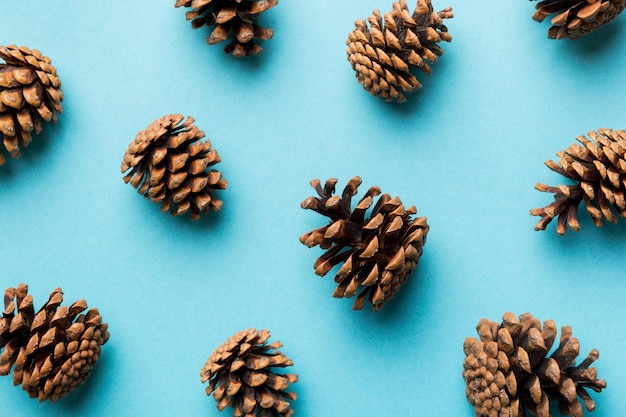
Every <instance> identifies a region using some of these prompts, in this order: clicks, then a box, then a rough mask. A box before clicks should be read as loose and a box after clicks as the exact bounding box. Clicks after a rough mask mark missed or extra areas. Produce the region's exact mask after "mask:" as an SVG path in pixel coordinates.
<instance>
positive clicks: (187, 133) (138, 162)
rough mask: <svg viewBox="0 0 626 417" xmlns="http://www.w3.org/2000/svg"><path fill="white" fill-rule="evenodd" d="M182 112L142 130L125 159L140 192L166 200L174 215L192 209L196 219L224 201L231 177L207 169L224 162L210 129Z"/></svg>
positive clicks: (124, 165)
mask: <svg viewBox="0 0 626 417" xmlns="http://www.w3.org/2000/svg"><path fill="white" fill-rule="evenodd" d="M183 119H184V117H183V116H182V115H180V114H171V115H168V116H163V117H161V118H160V119H157V120H156V121H154V122H152V123H151V124H150V125H149V126H148V128H147V129H146V130H144V131H141V132H139V133H138V134H137V137H136V138H135V141H134V142H133V143H131V144H130V146H129V147H128V150H127V151H126V153H125V154H124V160H123V161H122V173H124V172H126V171H128V170H130V172H129V173H128V174H127V175H126V176H124V182H126V183H128V182H130V183H131V184H132V186H133V187H135V188H137V189H138V190H137V191H138V192H139V193H140V194H143V195H144V196H145V197H146V198H149V199H150V200H151V201H152V202H154V203H161V211H167V210H169V211H170V213H171V214H172V215H173V216H177V215H181V214H185V213H187V212H188V211H190V210H191V219H192V220H198V219H199V218H200V213H208V211H209V208H211V209H213V210H214V211H218V210H219V209H221V208H222V201H221V200H219V199H217V198H216V197H215V190H224V189H226V187H228V181H226V180H225V179H222V173H221V172H220V171H218V170H216V169H211V170H209V171H207V168H208V167H211V166H213V165H215V164H217V163H218V162H220V161H221V159H220V156H219V154H218V153H217V151H216V150H215V149H211V142H210V141H209V140H208V139H207V140H205V141H201V139H202V138H204V132H203V131H201V130H199V129H198V128H197V127H196V126H194V125H193V122H194V119H193V118H192V117H187V120H185V122H184V123H182V124H181V122H182V120H183Z"/></svg>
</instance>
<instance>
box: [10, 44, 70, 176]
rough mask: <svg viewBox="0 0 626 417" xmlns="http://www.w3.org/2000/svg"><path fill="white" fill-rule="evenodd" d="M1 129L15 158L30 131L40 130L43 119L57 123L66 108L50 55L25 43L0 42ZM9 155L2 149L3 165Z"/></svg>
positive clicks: (30, 138) (18, 154) (28, 141)
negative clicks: (47, 55) (43, 53)
mask: <svg viewBox="0 0 626 417" xmlns="http://www.w3.org/2000/svg"><path fill="white" fill-rule="evenodd" d="M0 58H2V59H3V60H4V61H5V63H4V64H2V63H0V133H2V135H0V136H2V140H3V144H4V148H5V149H6V150H7V152H9V153H10V154H11V156H12V157H13V158H17V157H19V156H20V154H21V151H20V145H21V146H22V147H24V148H25V147H26V146H28V144H29V143H30V142H31V140H32V136H31V132H33V131H35V134H38V133H39V132H41V129H42V126H41V120H42V119H43V120H45V121H47V122H50V121H51V122H53V123H56V121H57V113H62V112H63V106H62V105H61V101H63V91H61V80H60V79H59V77H58V76H57V70H56V68H54V67H53V66H52V65H51V64H50V58H48V57H45V56H43V55H42V54H41V53H40V52H39V51H38V50H36V49H33V50H32V51H31V50H30V49H28V48H26V47H25V46H20V47H17V46H15V45H9V46H1V45H0ZM5 162H6V158H5V156H4V155H2V153H0V165H4V163H5Z"/></svg>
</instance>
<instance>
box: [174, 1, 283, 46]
mask: <svg viewBox="0 0 626 417" xmlns="http://www.w3.org/2000/svg"><path fill="white" fill-rule="evenodd" d="M277 4H278V0H245V1H244V0H176V5H175V6H176V7H180V6H184V7H191V8H192V9H193V10H192V11H190V12H187V13H186V15H185V17H186V19H187V20H191V26H192V27H193V28H194V29H197V28H199V27H202V26H204V25H207V26H209V27H210V28H212V31H211V34H210V35H209V37H208V38H207V43H208V44H209V45H213V44H215V43H219V42H222V41H225V40H226V39H228V37H229V36H230V34H231V33H232V34H233V39H232V41H231V42H230V43H229V44H228V45H226V47H225V48H224V52H226V53H227V54H230V53H232V54H233V56H235V57H242V56H250V55H251V54H258V53H260V52H261V51H262V50H263V48H261V47H260V46H259V45H258V44H256V43H255V41H254V40H255V39H262V40H268V39H271V38H272V36H274V31H273V30H272V29H266V28H263V27H261V26H259V25H257V24H256V23H254V21H255V20H256V19H257V18H258V16H259V14H260V13H262V12H264V11H266V10H267V9H270V8H272V7H274V6H276V5H277Z"/></svg>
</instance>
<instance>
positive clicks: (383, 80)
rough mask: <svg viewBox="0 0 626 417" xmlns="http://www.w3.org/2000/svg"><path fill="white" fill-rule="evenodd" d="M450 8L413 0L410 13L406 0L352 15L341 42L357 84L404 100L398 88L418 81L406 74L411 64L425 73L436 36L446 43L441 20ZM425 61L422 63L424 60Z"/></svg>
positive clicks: (438, 51) (437, 51)
mask: <svg viewBox="0 0 626 417" xmlns="http://www.w3.org/2000/svg"><path fill="white" fill-rule="evenodd" d="M452 17H453V15H452V8H451V7H447V8H445V9H444V10H443V11H441V12H437V13H435V12H434V11H433V6H432V4H431V0H418V1H417V6H416V8H415V11H414V12H413V15H412V16H411V15H410V14H409V10H408V8H407V4H406V0H399V1H396V2H395V3H393V11H391V12H389V13H385V15H384V17H382V16H381V15H380V11H378V10H374V12H373V14H372V15H371V16H370V17H369V18H368V19H367V21H368V22H369V23H370V27H371V28H370V29H368V27H367V22H366V21H365V20H363V19H360V20H357V21H356V22H355V23H354V25H355V26H356V29H354V30H353V31H352V32H351V33H350V35H348V40H347V41H346V44H347V45H348V49H347V51H346V53H347V54H348V61H349V62H350V65H352V69H354V70H355V71H356V79H357V81H358V82H359V83H361V84H362V85H363V88H364V89H365V90H367V91H369V93H370V94H372V95H374V96H378V97H381V98H382V99H383V100H385V101H392V100H394V99H395V100H397V101H398V103H402V102H404V101H405V100H406V98H405V96H404V94H402V92H401V91H400V90H402V91H403V92H404V93H412V92H414V91H416V90H418V89H419V88H420V87H421V86H422V85H421V84H420V83H419V81H418V80H417V78H416V77H415V76H414V75H413V74H411V72H410V66H415V67H417V68H419V69H420V70H422V71H423V72H424V73H426V74H430V73H431V68H430V66H429V65H428V63H427V62H430V63H431V64H432V63H434V62H435V61H436V60H437V56H438V55H441V54H443V49H441V47H439V45H437V43H438V42H440V41H442V40H443V41H446V42H450V41H451V40H452V36H450V35H449V34H448V28H447V27H446V26H445V25H444V24H443V23H442V22H443V19H449V18H452ZM426 61H427V62H426Z"/></svg>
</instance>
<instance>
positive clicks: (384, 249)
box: [300, 177, 429, 311]
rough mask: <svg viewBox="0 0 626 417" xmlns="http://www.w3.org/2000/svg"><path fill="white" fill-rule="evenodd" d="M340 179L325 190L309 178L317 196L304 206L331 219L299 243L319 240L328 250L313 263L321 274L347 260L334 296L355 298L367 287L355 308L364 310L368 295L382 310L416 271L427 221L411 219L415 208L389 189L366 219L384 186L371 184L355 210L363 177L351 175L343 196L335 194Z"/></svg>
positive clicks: (301, 237) (310, 244)
mask: <svg viewBox="0 0 626 417" xmlns="http://www.w3.org/2000/svg"><path fill="white" fill-rule="evenodd" d="M336 184H337V179H336V178H331V179H329V180H327V181H326V184H325V185H324V188H323V189H322V187H321V184H320V181H319V180H317V179H316V180H313V181H311V186H313V188H315V191H316V192H317V194H318V195H319V198H318V197H314V196H311V197H309V198H307V199H306V200H304V201H303V202H302V204H301V207H302V208H304V209H311V210H314V211H316V212H318V213H320V214H322V215H324V216H326V217H328V218H329V219H330V222H329V223H328V225H326V226H324V227H320V228H319V229H315V230H312V231H310V232H308V233H305V234H303V235H302V236H300V242H301V243H303V244H304V245H306V246H308V247H309V248H311V247H313V246H317V245H319V246H320V248H322V249H327V251H326V253H325V254H324V255H322V256H320V257H319V258H318V259H317V260H316V261H315V264H314V265H313V267H314V268H315V273H316V274H317V275H319V276H324V275H326V274H327V273H328V272H329V271H330V270H331V269H332V268H333V267H334V266H335V265H337V264H339V263H342V262H343V265H342V266H341V268H340V269H339V271H338V272H337V275H336V277H335V282H337V283H338V284H339V285H338V286H337V288H336V289H335V292H334V293H333V297H352V296H354V295H355V294H356V293H357V290H358V289H359V287H363V288H362V289H361V292H360V293H359V295H358V296H357V298H356V300H355V301H354V305H353V306H352V308H353V309H354V310H361V309H362V308H363V303H364V301H365V297H367V296H368V295H369V297H368V300H369V302H370V303H371V304H372V307H373V309H374V311H378V310H380V309H381V308H382V307H383V306H384V305H385V303H386V302H387V301H389V300H390V299H391V297H393V296H394V294H395V293H396V291H398V290H399V289H400V287H401V286H402V285H403V284H404V283H405V282H406V281H407V279H408V278H409V276H410V275H411V274H412V273H413V271H414V270H415V267H416V266H417V262H418V260H419V257H420V256H421V255H422V249H423V246H424V244H425V243H426V235H427V234H428V230H429V226H428V223H427V222H426V217H416V218H415V219H411V217H412V216H413V215H414V214H415V213H416V212H417V211H416V210H415V206H411V207H409V208H408V209H405V208H404V205H402V202H401V201H400V199H399V198H398V197H394V198H391V196H390V195H389V194H383V195H381V196H380V198H379V199H378V201H377V202H376V204H375V205H374V208H373V209H372V211H371V213H370V217H369V218H366V213H365V212H366V211H367V210H368V209H369V208H370V207H371V206H372V204H373V203H374V197H376V196H377V195H379V194H380V188H378V187H370V188H369V189H368V190H367V192H366V193H365V195H364V196H363V197H362V198H361V200H359V203H358V204H357V206H356V207H355V209H354V211H352V209H351V207H350V206H351V201H352V197H353V196H354V195H356V194H357V192H358V187H359V185H361V178H359V177H354V178H352V179H351V180H350V181H349V182H348V185H346V187H345V188H344V190H343V193H342V195H341V197H339V196H333V194H334V192H335V185H336Z"/></svg>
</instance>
